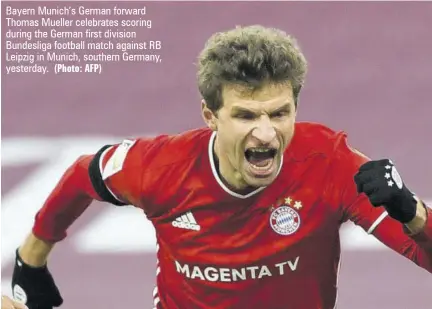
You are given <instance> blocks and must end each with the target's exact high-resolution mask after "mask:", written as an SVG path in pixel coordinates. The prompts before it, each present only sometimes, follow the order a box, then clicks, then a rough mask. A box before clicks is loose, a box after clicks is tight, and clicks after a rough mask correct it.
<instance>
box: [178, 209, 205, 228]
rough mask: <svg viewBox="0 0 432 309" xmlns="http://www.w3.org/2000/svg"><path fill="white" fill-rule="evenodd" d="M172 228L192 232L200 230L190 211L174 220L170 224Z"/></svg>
mask: <svg viewBox="0 0 432 309" xmlns="http://www.w3.org/2000/svg"><path fill="white" fill-rule="evenodd" d="M172 226H174V227H178V228H181V229H186V230H193V231H199V230H200V229H201V226H200V225H199V224H198V223H197V222H196V220H195V218H194V216H193V215H192V213H191V212H190V211H189V212H187V213H186V214H184V215H182V216H180V217H178V218H176V219H175V220H174V221H173V222H172Z"/></svg>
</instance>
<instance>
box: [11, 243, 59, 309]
mask: <svg viewBox="0 0 432 309" xmlns="http://www.w3.org/2000/svg"><path fill="white" fill-rule="evenodd" d="M12 292H13V297H14V299H15V300H17V301H20V302H22V303H24V304H26V305H27V307H28V308H29V309H53V307H59V306H61V304H62V303H63V298H62V297H61V295H60V292H59V290H58V288H57V286H56V284H55V283H54V279H53V277H52V276H51V273H50V272H49V270H48V267H47V266H46V265H44V266H42V267H32V266H30V265H27V264H26V263H24V261H23V260H22V259H21V257H20V256H19V253H18V249H17V250H16V258H15V267H14V271H13V275H12Z"/></svg>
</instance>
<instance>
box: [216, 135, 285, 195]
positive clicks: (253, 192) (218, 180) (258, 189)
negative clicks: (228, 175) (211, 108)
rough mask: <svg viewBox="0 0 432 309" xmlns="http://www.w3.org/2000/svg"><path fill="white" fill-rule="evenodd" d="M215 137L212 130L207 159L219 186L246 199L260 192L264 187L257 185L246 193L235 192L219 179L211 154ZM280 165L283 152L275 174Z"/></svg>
mask: <svg viewBox="0 0 432 309" xmlns="http://www.w3.org/2000/svg"><path fill="white" fill-rule="evenodd" d="M215 139H216V131H214V132H212V135H211V136H210V141H209V145H208V156H209V160H210V167H211V170H212V174H213V176H214V178H215V179H216V181H217V183H218V184H219V186H220V187H221V188H222V189H223V190H224V191H225V192H226V193H228V194H230V195H232V196H234V197H237V198H241V199H247V198H249V197H251V196H252V195H255V194H257V193H258V192H261V191H262V190H264V189H265V188H266V187H265V186H264V187H259V188H257V189H256V190H254V191H252V192H250V193H248V194H244V195H243V194H239V193H237V192H234V191H232V190H230V189H229V188H228V187H227V186H226V185H225V184H224V183H223V181H222V179H220V177H219V174H218V172H217V169H216V164H215V160H214V156H213V146H214V143H215ZM282 165H283V154H282V158H281V164H280V166H279V170H278V172H277V174H278V175H279V172H280V171H281V169H282Z"/></svg>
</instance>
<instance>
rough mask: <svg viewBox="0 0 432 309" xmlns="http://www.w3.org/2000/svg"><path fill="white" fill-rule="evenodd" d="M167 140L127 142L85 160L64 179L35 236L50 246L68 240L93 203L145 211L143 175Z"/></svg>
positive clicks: (41, 212)
mask: <svg viewBox="0 0 432 309" xmlns="http://www.w3.org/2000/svg"><path fill="white" fill-rule="evenodd" d="M162 140H164V137H162V136H160V137H157V138H153V139H150V138H149V139H138V140H124V141H123V142H122V143H120V144H116V145H106V146H104V147H102V148H101V149H100V150H99V151H98V152H97V153H96V154H94V155H86V156H81V157H80V158H79V159H77V160H76V162H75V163H74V164H73V165H72V166H70V167H69V168H68V169H67V170H66V171H65V173H64V174H63V175H62V177H61V179H60V181H59V182H58V183H57V185H56V187H55V188H54V190H53V191H52V192H51V193H50V195H49V196H48V198H47V199H46V201H45V203H44V205H43V207H42V208H41V209H40V210H39V211H38V213H37V214H36V217H35V223H34V226H33V229H32V231H33V233H34V235H35V236H36V237H38V238H40V239H43V240H46V241H48V242H57V241H60V240H63V239H64V238H65V237H66V236H67V233H66V231H67V229H68V228H69V226H70V225H71V224H72V223H73V222H74V221H75V220H76V219H77V218H78V217H79V216H80V215H81V214H82V213H83V212H84V211H85V210H86V209H87V207H88V206H89V205H90V204H91V203H92V201H93V200H95V199H96V200H99V201H104V202H108V203H110V204H114V205H117V206H123V205H134V206H138V207H141V208H144V206H143V203H142V201H143V200H144V199H143V195H144V192H143V190H142V174H143V169H144V168H145V167H150V166H151V165H152V159H153V158H156V157H157V150H158V149H159V148H160V146H161V144H162V143H161V141H162Z"/></svg>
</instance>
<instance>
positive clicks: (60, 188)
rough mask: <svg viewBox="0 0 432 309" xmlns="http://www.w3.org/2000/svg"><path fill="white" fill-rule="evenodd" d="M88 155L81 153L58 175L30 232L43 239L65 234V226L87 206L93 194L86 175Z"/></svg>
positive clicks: (94, 194) (52, 241)
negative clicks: (80, 155) (58, 179)
mask: <svg viewBox="0 0 432 309" xmlns="http://www.w3.org/2000/svg"><path fill="white" fill-rule="evenodd" d="M90 159H91V157H90V156H86V157H81V158H80V159H78V160H77V161H76V162H75V163H74V164H73V165H72V166H71V167H70V168H69V169H68V170H67V171H66V172H65V173H64V174H63V176H62V178H61V179H60V181H59V182H58V184H57V186H56V187H55V188H54V190H53V191H52V192H51V194H50V195H49V196H48V198H47V200H46V201H45V203H44V205H43V207H42V208H41V209H40V211H39V212H38V213H37V215H36V218H35V223H34V226H33V229H32V232H33V235H35V236H36V237H37V238H38V239H40V240H43V241H45V242H47V243H55V242H57V241H60V240H62V239H64V238H65V237H66V230H67V229H68V228H69V226H70V225H71V224H72V223H73V222H74V221H75V220H76V219H77V218H78V217H79V216H81V214H82V213H83V212H84V211H85V210H86V209H87V207H88V206H89V205H90V204H91V202H92V201H93V199H94V198H95V196H96V193H95V192H94V190H93V188H92V184H91V181H90V179H89V175H88V163H89V161H90Z"/></svg>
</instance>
